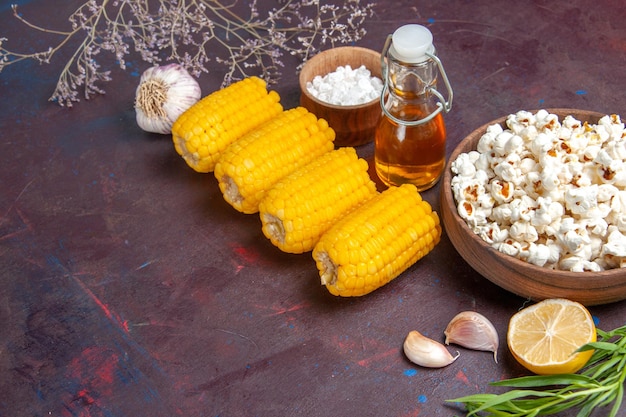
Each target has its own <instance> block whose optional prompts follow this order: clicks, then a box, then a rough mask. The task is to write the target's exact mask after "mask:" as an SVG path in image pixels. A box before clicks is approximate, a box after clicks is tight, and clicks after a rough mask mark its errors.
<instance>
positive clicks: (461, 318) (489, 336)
mask: <svg viewBox="0 0 626 417" xmlns="http://www.w3.org/2000/svg"><path fill="white" fill-rule="evenodd" d="M444 334H445V335H446V340H445V343H446V345H449V344H450V343H454V344H456V345H459V346H463V347H465V348H468V349H474V350H484V351H488V352H493V359H494V360H495V361H496V363H498V346H499V340H498V332H497V331H496V328H495V327H494V325H493V324H492V323H491V322H490V321H489V319H487V318H486V317H485V316H483V315H482V314H480V313H477V312H475V311H463V312H461V313H459V314H457V315H456V316H454V318H453V319H452V320H451V321H450V323H448V326H447V327H446V330H445V331H444Z"/></svg>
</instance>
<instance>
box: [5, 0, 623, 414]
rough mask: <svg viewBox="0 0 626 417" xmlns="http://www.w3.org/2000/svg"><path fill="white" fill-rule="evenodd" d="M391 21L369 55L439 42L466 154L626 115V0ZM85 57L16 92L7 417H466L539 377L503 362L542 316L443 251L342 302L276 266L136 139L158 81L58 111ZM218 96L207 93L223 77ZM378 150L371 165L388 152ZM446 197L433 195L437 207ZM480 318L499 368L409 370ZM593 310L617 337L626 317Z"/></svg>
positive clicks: (458, 10) (281, 257) (259, 240)
mask: <svg viewBox="0 0 626 417" xmlns="http://www.w3.org/2000/svg"><path fill="white" fill-rule="evenodd" d="M71 3H76V4H78V2H76V1H73V2H71ZM53 4H54V5H55V6H53ZM56 4H57V2H44V1H41V0H40V1H32V2H23V5H22V6H20V7H21V11H22V12H23V13H24V14H25V15H26V16H28V15H30V16H32V15H33V14H35V15H36V14H37V13H40V14H41V15H42V16H43V15H45V16H49V18H48V19H46V22H47V23H46V26H48V27H53V26H54V24H58V25H62V23H63V22H64V19H65V17H66V16H67V13H68V11H71V10H73V8H72V7H70V6H63V7H61V8H60V9H59V8H58V6H56ZM53 7H56V8H57V9H56V10H54V12H53ZM376 11H377V16H376V18H375V19H371V21H370V22H369V23H368V24H367V29H368V34H367V36H366V37H365V39H363V40H362V41H361V42H359V45H362V46H366V47H370V48H372V49H377V50H380V49H381V48H382V45H383V42H384V39H385V36H386V35H387V34H388V33H390V32H392V31H393V30H394V29H395V28H396V27H398V26H400V25H402V24H404V23H413V22H415V23H422V24H426V25H428V26H429V28H430V29H431V30H432V32H433V34H434V37H435V43H436V46H437V48H438V51H439V56H440V57H441V59H442V61H443V63H444V66H445V68H446V70H447V73H448V76H449V78H450V81H451V83H452V86H453V88H454V92H455V97H454V105H453V109H452V112H451V113H450V114H449V115H447V116H446V123H447V127H448V131H449V141H448V149H449V152H450V151H451V150H452V148H453V147H454V146H455V144H456V143H457V142H458V141H459V140H461V138H462V137H463V136H464V135H466V134H468V133H469V132H471V131H472V130H473V129H474V128H476V127H478V126H480V125H481V124H483V123H485V122H488V121H489V120H492V119H495V118H497V117H499V116H502V115H504V114H508V113H511V112H515V111H517V110H520V109H535V108H540V107H570V108H582V109H589V110H595V111H600V112H605V113H617V114H621V115H623V116H626V102H625V100H624V86H625V81H626V77H625V76H624V66H625V64H626V23H624V22H625V19H626V9H624V7H623V4H622V2H621V1H618V0H614V1H582V0H570V1H567V2H552V1H547V0H546V1H532V2H521V1H497V2H496V1H491V2H489V1H462V0H458V1H438V2H415V1H380V2H379V3H378V5H377V7H376ZM0 28H1V29H0V36H10V37H11V38H12V39H16V41H17V40H18V39H19V41H17V42H19V44H21V45H23V46H24V48H26V50H28V48H29V45H30V47H35V46H41V45H39V44H38V43H37V41H36V39H35V38H33V37H32V36H25V37H21V36H18V35H19V34H21V33H22V32H25V31H24V29H23V27H22V26H20V25H19V24H18V23H17V22H16V21H15V19H14V18H13V17H12V14H11V11H10V8H9V7H8V2H6V1H5V2H2V4H1V5H0ZM25 33H26V32H25ZM28 33H31V32H28ZM31 34H32V33H31ZM29 42H32V43H30V44H29ZM68 54H69V51H67V52H65V55H64V56H61V57H59V58H55V60H54V61H53V62H52V64H51V65H39V64H37V63H34V62H31V61H25V62H22V63H20V64H17V65H13V66H10V67H8V68H7V69H5V70H4V71H3V72H2V73H0V98H1V100H0V132H2V133H1V137H2V139H1V141H0V146H1V148H0V175H1V178H0V181H1V182H0V282H1V287H0V340H1V342H0V416H2V417H4V416H7V417H9V416H11V417H12V416H82V417H86V416H90V417H104V416H107V417H109V416H111V417H113V416H115V417H120V416H175V415H180V416H293V415H303V416H329V415H336V416H394V417H408V416H418V415H419V416H452V415H454V414H460V412H459V410H458V409H456V408H453V407H450V406H448V405H445V404H444V400H445V399H448V398H453V397H456V396H459V395H464V394H471V393H477V392H484V391H485V390H491V388H489V387H488V383H489V382H490V381H493V380H498V379H501V378H504V377H510V376H517V375H523V374H526V372H525V371H524V370H523V369H522V368H521V367H520V366H518V365H517V364H516V363H515V362H514V360H513V359H512V357H511V355H510V354H509V352H508V350H507V348H506V346H504V345H505V333H506V328H507V323H508V320H509V318H510V316H511V315H512V314H514V313H515V312H516V311H517V310H518V309H520V308H521V307H522V306H524V305H525V302H526V300H524V299H522V298H520V297H517V296H515V295H512V294H510V293H507V292H505V291H504V290H501V289H500V288H498V287H496V286H495V285H493V284H491V283H490V282H488V281H487V280H485V279H484V278H482V277H481V276H480V275H478V274H477V273H475V272H474V271H472V269H471V268H469V266H468V265H467V264H466V263H465V262H464V261H463V260H462V259H461V258H460V257H459V256H458V254H457V253H456V252H455V250H454V248H453V247H452V246H451V244H450V242H449V240H448V239H447V237H445V235H444V237H443V239H442V241H441V243H440V244H439V245H438V246H437V247H436V248H435V250H434V251H433V252H432V253H431V254H429V255H428V256H427V257H426V258H424V259H422V260H421V261H419V262H418V263H417V264H416V265H414V266H413V267H412V268H411V269H410V270H408V271H407V272H406V273H405V274H403V275H402V276H401V277H399V278H398V279H396V280H395V281H394V282H392V283H391V284H389V285H388V286H386V287H384V288H382V289H380V290H378V291H376V292H374V293H372V294H370V295H369V296H366V297H363V298H360V299H338V298H334V297H333V296H331V295H329V294H328V293H327V291H326V290H325V289H324V288H323V287H321V286H320V285H319V278H318V273H317V269H316V268H315V264H314V262H313V260H312V259H311V257H310V255H308V254H305V255H288V254H283V253H281V252H280V251H279V250H278V249H276V248H274V247H273V246H272V245H271V243H270V242H269V241H268V240H267V239H266V238H265V237H264V236H263V235H262V233H261V228H260V221H259V219H258V217H257V216H254V215H243V214H240V213H238V212H236V211H235V210H234V209H232V208H231V207H230V206H229V205H228V204H226V203H225V202H224V201H223V199H222V196H221V194H220V192H219V189H218V187H217V182H216V180H215V179H214V178H213V177H212V175H201V174H197V173H195V172H193V171H192V170H191V169H189V168H188V167H187V166H186V165H185V163H184V161H183V160H182V158H180V157H179V156H178V155H177V154H176V153H175V151H174V149H173V146H172V143H171V141H170V139H169V137H166V136H159V135H153V134H148V133H145V132H143V131H141V130H140V129H139V128H138V127H137V126H136V124H135V120H134V117H135V116H134V110H133V98H134V89H135V87H136V84H137V82H138V73H140V72H141V71H142V70H143V69H145V68H147V64H145V63H143V62H141V61H139V60H136V61H132V64H133V68H134V69H135V70H134V71H131V70H129V71H127V72H121V71H119V70H114V71H113V77H114V81H113V82H112V83H108V84H105V85H104V88H105V89H106V90H107V94H106V95H104V96H98V97H97V98H95V99H94V100H91V101H88V102H85V101H83V102H81V103H79V104H77V105H76V106H75V107H74V108H72V109H70V110H68V109H63V108H61V107H59V106H57V105H55V104H53V103H49V102H48V101H47V99H48V97H49V96H50V95H51V94H52V91H53V89H54V83H55V80H56V76H57V75H58V71H60V68H61V67H62V64H63V63H64V62H65V61H64V59H63V58H67V57H68ZM295 66H296V62H295V61H290V58H289V57H287V58H286V59H285V68H284V69H283V78H282V80H281V81H280V83H279V84H278V85H277V86H276V89H277V90H278V91H279V92H280V94H281V96H282V101H283V104H284V105H285V106H286V107H293V106H295V105H296V104H297V102H298V96H299V92H298V83H297V75H296V73H295V70H294V68H295ZM200 81H201V85H202V87H203V91H204V92H205V93H208V92H209V91H211V90H214V89H216V88H217V87H218V86H219V83H220V82H221V77H220V76H218V75H217V73H215V74H214V73H211V74H208V75H204V76H203V77H202V78H201V80H200ZM359 152H360V153H361V154H362V155H363V156H366V157H368V158H371V153H372V146H371V145H366V146H364V147H362V148H360V149H359ZM438 193H439V187H435V188H434V189H432V190H430V191H428V192H425V193H424V198H425V199H427V200H428V201H430V202H431V203H432V204H433V206H434V207H435V208H438V206H439V202H438ZM462 310H477V311H479V312H481V313H483V314H484V315H486V316H487V317H489V318H490V319H491V320H492V321H493V323H494V325H495V326H496V328H497V329H498V331H499V332H500V342H501V347H500V351H499V359H500V360H499V363H497V364H496V363H494V361H493V359H492V356H491V355H490V354H489V353H485V352H473V351H469V350H466V349H459V351H460V353H461V357H460V358H459V359H458V360H457V361H456V362H455V363H454V364H452V365H450V366H449V367H446V368H443V369H438V370H429V369H423V368H419V367H417V366H413V365H412V364H410V363H409V362H408V361H407V360H406V359H405V357H404V356H403V354H402V351H401V346H402V342H403V340H404V337H405V336H406V334H407V333H408V332H409V331H410V330H413V329H417V330H419V331H421V332H422V333H424V334H425V335H427V336H430V337H432V338H435V339H437V340H440V341H443V330H444V328H445V326H446V324H447V323H448V321H449V320H450V319H451V318H452V317H453V316H454V315H455V314H456V313H458V312H459V311H462ZM590 310H591V312H592V314H593V315H594V317H595V318H596V319H597V322H598V325H599V327H601V328H603V329H606V330H608V329H612V328H614V327H617V326H618V325H621V324H623V323H624V317H625V314H624V313H625V312H626V303H625V302H619V303H615V304H611V305H606V306H596V307H591V308H590ZM455 349H456V348H452V349H451V350H452V351H453V350H455ZM623 412H624V410H622V413H623ZM603 414H604V413H603V412H602V410H600V412H598V413H597V415H599V416H601V415H603ZM570 415H573V414H570Z"/></svg>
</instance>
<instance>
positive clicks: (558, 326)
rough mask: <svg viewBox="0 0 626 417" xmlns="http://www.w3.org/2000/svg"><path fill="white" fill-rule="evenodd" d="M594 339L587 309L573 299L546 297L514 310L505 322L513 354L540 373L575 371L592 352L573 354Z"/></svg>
mask: <svg viewBox="0 0 626 417" xmlns="http://www.w3.org/2000/svg"><path fill="white" fill-rule="evenodd" d="M595 341H596V327H595V325H594V323H593V318H592V317H591V314H590V313H589V311H588V310H587V309H586V308H585V307H584V306H583V305H582V304H579V303H577V302H575V301H571V300H566V299H562V298H555V299H547V300H544V301H541V302H539V303H537V304H534V305H532V306H530V307H527V308H525V309H523V310H521V311H519V312H518V313H516V314H515V315H514V316H513V317H511V320H510V321H509V330H508V332H507V344H508V345H509V349H510V351H511V353H512V354H513V357H514V358H515V359H516V360H517V361H518V362H519V363H520V364H521V365H523V366H524V367H525V368H526V369H528V370H529V371H531V372H534V373H536V374H540V375H551V374H564V373H575V372H576V371H578V370H580V369H581V368H582V367H583V366H585V364H586V363H587V361H589V358H590V357H591V355H592V354H593V351H592V350H589V351H585V352H578V353H575V351H576V349H578V348H579V347H581V346H582V345H584V344H585V343H590V342H595Z"/></svg>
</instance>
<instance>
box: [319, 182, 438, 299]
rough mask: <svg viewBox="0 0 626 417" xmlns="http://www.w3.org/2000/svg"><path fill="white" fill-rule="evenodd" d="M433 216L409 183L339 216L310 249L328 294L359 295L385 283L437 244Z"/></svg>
mask: <svg viewBox="0 0 626 417" xmlns="http://www.w3.org/2000/svg"><path fill="white" fill-rule="evenodd" d="M440 236H441V226H440V224H439V217H438V216H437V213H436V212H434V211H432V208H431V206H430V204H428V202H426V201H423V200H422V198H421V196H420V194H419V193H418V192H417V188H415V186H414V185H410V184H404V185H401V186H399V187H391V188H388V189H386V190H385V191H383V192H382V193H380V194H378V195H377V196H375V197H374V198H372V199H370V200H368V201H367V202H365V203H364V204H362V205H361V206H360V207H358V208H357V209H356V210H355V211H353V212H351V213H350V214H349V215H347V216H344V217H342V218H341V219H340V220H339V221H338V222H337V223H335V224H334V225H333V226H332V227H331V228H330V229H329V230H328V231H327V232H326V233H325V234H324V235H322V237H321V238H320V240H319V242H318V243H317V245H315V248H314V249H313V259H315V262H316V265H317V268H318V270H319V273H320V277H321V280H322V284H323V285H326V288H327V289H328V291H329V292H330V293H331V294H334V295H339V296H344V297H350V296H360V295H365V294H367V293H370V292H372V291H374V290H375V289H377V288H380V287H381V286H383V285H385V284H387V283H388V282H389V281H391V280H392V279H394V278H395V277H397V276H398V275H400V274H401V273H402V272H404V271H405V270H407V269H408V268H409V267H410V266H411V265H413V264H414V263H415V262H417V261H418V260H419V259H420V258H422V257H423V256H425V255H426V254H427V253H429V252H430V251H431V250H432V249H433V248H434V247H435V245H436V244H437V243H438V242H439V238H440Z"/></svg>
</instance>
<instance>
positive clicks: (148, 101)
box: [135, 64, 201, 134]
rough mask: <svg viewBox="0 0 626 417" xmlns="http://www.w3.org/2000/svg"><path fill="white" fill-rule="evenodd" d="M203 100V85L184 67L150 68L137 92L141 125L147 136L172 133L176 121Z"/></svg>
mask: <svg viewBox="0 0 626 417" xmlns="http://www.w3.org/2000/svg"><path fill="white" fill-rule="evenodd" d="M200 96H201V91H200V85H199V84H198V82H197V81H196V80H195V78H193V77H192V76H191V74H189V73H188V72H187V70H186V69H185V68H183V67H182V66H181V65H179V64H169V65H165V66H156V67H152V68H148V69H147V70H146V71H144V73H143V74H142V75H141V79H140V80H139V86H138V87H137V91H136V92H135V112H136V114H137V124H138V125H139V127H140V128H142V129H143V130H145V131H147V132H154V133H163V134H168V133H171V131H172V125H173V124H174V122H175V121H176V119H178V117H179V116H180V115H181V114H183V112H184V111H185V110H187V109H188V108H189V107H191V106H192V105H193V104H195V103H196V102H197V101H198V100H200Z"/></svg>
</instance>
